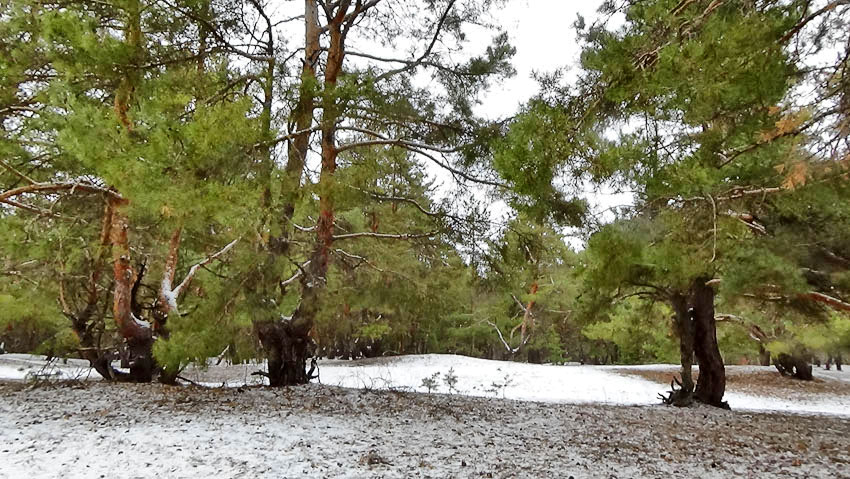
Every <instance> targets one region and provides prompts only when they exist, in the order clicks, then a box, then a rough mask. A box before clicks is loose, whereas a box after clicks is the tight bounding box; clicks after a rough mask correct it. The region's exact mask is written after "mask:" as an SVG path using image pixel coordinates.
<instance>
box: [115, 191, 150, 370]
mask: <svg viewBox="0 0 850 479" xmlns="http://www.w3.org/2000/svg"><path fill="white" fill-rule="evenodd" d="M121 206H122V205H121V204H115V205H114V206H113V214H112V226H111V230H110V242H111V243H112V265H113V278H114V281H115V285H114V289H113V302H112V315H113V316H114V318H115V323H116V324H117V325H118V331H119V332H120V333H121V336H122V337H123V338H124V341H125V342H126V343H127V350H128V352H129V361H130V374H129V376H127V377H126V378H122V379H126V380H128V381H133V382H150V381H151V380H152V379H153V373H154V369H155V363H154V358H153V352H152V350H153V342H154V338H153V331H152V330H151V328H150V325H149V324H146V323H145V322H143V321H141V320H140V319H139V318H137V317H136V315H135V314H134V313H133V310H132V304H133V293H132V292H133V284H134V283H135V281H134V280H135V274H134V273H133V268H132V266H131V265H130V243H129V240H128V239H127V230H128V229H129V222H128V220H127V216H126V214H124V213H123V212H122V211H121V209H120V208H121Z"/></svg>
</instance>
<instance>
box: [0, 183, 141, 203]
mask: <svg viewBox="0 0 850 479" xmlns="http://www.w3.org/2000/svg"><path fill="white" fill-rule="evenodd" d="M67 190H70V193H71V194H74V193H76V192H77V191H80V192H83V193H101V194H104V195H107V196H110V197H112V198H114V199H116V200H118V201H120V202H123V201H125V200H124V197H123V196H121V195H120V194H119V193H118V192H117V191H114V190H111V189H109V188H104V187H102V186H96V185H92V184H90V183H33V184H30V185H26V186H21V187H18V188H14V189H11V190H9V191H6V192H3V193H0V202H6V200H7V199H9V198H14V197H15V196H20V195H23V194H27V193H46V194H50V193H57V192H60V191H67Z"/></svg>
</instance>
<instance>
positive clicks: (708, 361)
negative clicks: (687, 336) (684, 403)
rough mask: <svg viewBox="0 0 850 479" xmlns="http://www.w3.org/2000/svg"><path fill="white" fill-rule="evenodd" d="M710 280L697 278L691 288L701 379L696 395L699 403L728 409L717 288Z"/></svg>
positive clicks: (696, 351)
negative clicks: (719, 334)
mask: <svg viewBox="0 0 850 479" xmlns="http://www.w3.org/2000/svg"><path fill="white" fill-rule="evenodd" d="M709 279H710V278H704V277H701V278H697V279H696V281H695V282H694V284H693V286H692V287H691V295H692V297H691V305H692V306H691V314H692V318H693V328H694V330H693V331H694V353H695V355H696V358H697V361H698V362H699V379H698V380H697V385H696V390H695V392H694V396H695V399H696V400H698V401H699V402H702V403H705V404H709V405H712V406H717V407H722V408H728V407H729V406H728V404H726V403H725V402H724V401H723V395H724V393H725V392H726V368H725V367H724V365H723V358H722V357H721V356H720V348H719V347H718V345H717V328H716V322H715V317H714V289H713V288H712V287H711V286H708V285H706V283H707V282H708V280H709Z"/></svg>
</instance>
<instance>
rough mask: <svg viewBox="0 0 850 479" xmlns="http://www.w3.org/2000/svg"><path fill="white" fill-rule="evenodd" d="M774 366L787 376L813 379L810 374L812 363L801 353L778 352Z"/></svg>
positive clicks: (804, 379) (805, 379) (807, 379)
mask: <svg viewBox="0 0 850 479" xmlns="http://www.w3.org/2000/svg"><path fill="white" fill-rule="evenodd" d="M775 366H776V369H777V370H778V371H779V373H780V374H782V375H783V376H789V377H793V378H795V379H801V380H803V381H811V380H812V379H814V376H813V375H812V364H811V363H810V362H809V361H808V359H806V358H805V357H804V356H803V355H801V354H780V355H779V357H777V358H776V364H775Z"/></svg>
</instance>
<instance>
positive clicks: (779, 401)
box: [0, 354, 850, 416]
mask: <svg viewBox="0 0 850 479" xmlns="http://www.w3.org/2000/svg"><path fill="white" fill-rule="evenodd" d="M262 367H263V366H262V365H236V366H211V367H209V368H208V369H205V370H201V369H191V370H189V371H186V372H185V373H184V376H185V377H187V378H189V379H191V380H193V381H195V382H199V383H202V384H204V385H207V386H220V385H222V384H226V385H228V386H242V385H245V384H249V385H250V384H259V383H260V382H261V381H262V378H261V377H260V376H252V375H251V372H253V371H256V370H258V369H261V368H262ZM639 371H656V372H658V371H660V372H663V373H669V377H672V375H673V374H675V373H676V372H677V371H678V368H677V366H675V365H644V366H587V365H585V366H579V365H564V366H559V365H540V364H525V363H516V362H507V361H492V360H486V359H476V358H469V357H465V356H457V355H448V354H426V355H415V356H399V357H388V358H376V359H365V360H359V361H341V360H324V361H320V362H319V372H320V378H319V381H320V382H321V383H322V384H326V385H331V386H340V387H346V388H355V389H369V390H397V391H399V390H400V391H411V392H428V387H427V386H426V385H425V384H423V380H427V379H429V378H430V379H432V380H433V384H432V388H431V392H435V393H451V394H460V395H466V396H483V397H498V398H505V399H513V400H522V401H539V402H548V403H570V404H586V403H595V404H610V405H632V406H639V405H651V404H658V402H659V400H658V393H659V392H663V391H664V390H665V389H666V386H663V385H661V384H659V383H657V382H654V381H650V380H647V379H644V378H642V377H640V376H637V375H634V374H629V373H630V372H639ZM695 371H696V369H695ZM760 372H767V373H770V374H774V373H775V375H776V381H777V382H778V383H781V382H793V380H790V379H786V378H781V377H779V374H778V373H776V370H775V369H773V368H772V367H762V366H727V373H728V374H729V375H742V374H756V373H760ZM37 373H38V374H44V373H48V374H50V373H52V374H55V375H58V376H60V377H62V378H96V377H97V374H96V373H94V372H91V371H90V370H89V369H88V368H87V366H86V363H85V361H81V360H68V361H67V363H63V362H62V361H56V362H54V363H52V364H51V366H49V367H45V362H44V360H43V358H42V357H39V356H29V355H17V354H7V355H2V356H0V379H3V378H5V379H24V378H25V377H26V376H27V375H30V376H31V375H33V374H37ZM815 374H816V376H817V378H818V380H819V381H839V382H842V384H843V382H850V371H844V372H838V371H834V370H833V371H823V370H821V369H816V370H815ZM447 377H448V378H451V377H454V378H455V383H454V385H453V387H452V388H451V391H450V390H449V387H448V385H447V382H446V380H447ZM739 383H740V382H737V383H734V384H730V385H729V387H728V388H727V393H726V400H727V401H728V402H729V405H730V406H731V407H732V408H733V409H735V410H750V411H782V412H793V413H815V414H828V415H838V416H850V386H848V387H847V388H844V390H845V391H847V393H846V394H834V393H809V392H806V391H805V390H802V391H792V392H791V393H786V392H784V391H781V392H779V393H777V392H776V391H770V390H767V391H764V390H759V389H750V388H746V387H743V386H741V385H740V384H739ZM744 383H745V382H744Z"/></svg>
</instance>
